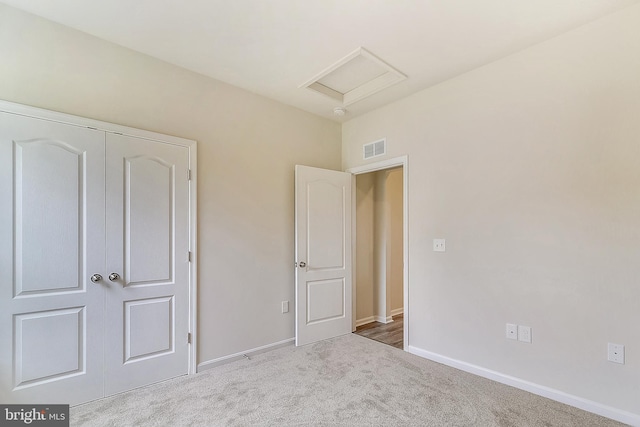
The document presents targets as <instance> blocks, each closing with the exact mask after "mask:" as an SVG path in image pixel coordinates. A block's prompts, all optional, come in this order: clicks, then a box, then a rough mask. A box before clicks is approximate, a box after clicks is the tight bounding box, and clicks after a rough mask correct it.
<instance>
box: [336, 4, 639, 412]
mask: <svg viewBox="0 0 640 427" xmlns="http://www.w3.org/2000/svg"><path fill="white" fill-rule="evenodd" d="M639 28H640V6H634V7H631V8H628V9H625V10H623V11H622V12H620V13H617V14H614V15H610V16H608V17H605V18H604V19H601V20H599V21H596V22H594V23H592V24H589V25H587V26H584V27H581V28H578V29H576V30H574V31H571V32H569V33H566V34H565V35H562V36H560V37H557V38H554V39H552V40H550V41H548V42H545V43H542V44H540V45H537V46H535V47H533V48H530V49H528V50H525V51H523V52H520V53H518V54H515V55H512V56H509V57H507V58H505V59H502V60H499V61H497V62H494V63H492V64H490V65H487V66H484V67H482V68H479V69H477V70H475V71H472V72H469V73H467V74H464V75H461V76H459V77H457V78H454V79H452V80H449V81H447V82H444V83H442V84H440V85H438V86H435V87H433V88H431V89H428V90H425V91H422V92H420V93H418V94H416V95H414V96H411V97H409V98H406V99H404V100H401V101H399V102H396V103H394V104H392V105H389V106H387V107H384V108H380V109H378V110H376V111H374V112H371V113H369V114H367V115H364V116H361V117H358V118H355V119H352V120H351V121H349V122H347V123H345V124H344V125H343V167H344V168H345V169H346V168H350V167H354V166H358V165H361V164H363V163H365V162H364V161H363V160H362V158H361V156H362V155H361V153H362V144H364V143H368V142H371V141H374V140H377V139H380V138H382V137H386V139H387V155H386V157H389V158H392V157H396V156H400V155H405V154H406V155H408V165H409V166H408V172H409V176H408V191H409V196H408V197H409V200H408V202H409V212H408V217H409V224H408V226H409V242H408V244H409V299H410V300H409V307H408V308H409V316H410V318H409V322H408V323H409V334H410V335H409V344H410V345H411V346H413V347H415V348H417V349H421V350H426V351H429V352H433V353H436V354H439V355H442V356H446V357H449V358H451V359H456V360H459V361H463V362H466V363H469V364H473V365H476V366H479V367H482V368H486V369H490V370H494V371H497V372H500V373H502V374H506V375H511V376H514V377H517V378H521V379H523V380H526V381H530V382H532V383H535V384H539V385H544V386H547V387H550V388H552V389H555V390H560V391H563V392H566V393H569V394H571V395H574V396H579V397H582V398H585V399H588V400H591V401H595V402H599V403H602V404H604V405H608V406H610V407H613V408H619V409H622V410H626V411H630V412H632V413H635V414H640V400H638V396H639V395H640V327H638V325H639V319H640V318H639V314H638V313H639V309H638V307H639V305H638V304H639V301H640V282H639V281H640V120H639V118H640V77H639V76H640V54H639V52H640V31H639ZM376 160H379V159H376ZM434 238H446V239H447V242H446V243H447V251H446V252H445V253H434V252H433V250H432V239H434ZM507 322H511V323H516V324H521V325H527V326H530V327H531V328H532V335H533V343H532V344H525V343H521V342H517V341H510V340H507V339H505V324H506V323H507ZM608 342H613V343H620V344H624V345H626V349H627V361H626V364H625V365H618V364H613V363H610V362H607V361H606V354H607V343H608Z"/></svg>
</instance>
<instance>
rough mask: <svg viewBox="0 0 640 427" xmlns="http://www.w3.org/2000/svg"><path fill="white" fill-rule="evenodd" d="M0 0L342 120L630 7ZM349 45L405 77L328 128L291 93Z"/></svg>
mask: <svg viewBox="0 0 640 427" xmlns="http://www.w3.org/2000/svg"><path fill="white" fill-rule="evenodd" d="M2 1H3V2H4V3H6V4H8V5H11V6H14V7H16V8H19V9H22V10H25V11H27V12H31V13H34V14H36V15H39V16H42V17H44V18H47V19H50V20H52V21H55V22H59V23H61V24H64V25H67V26H69V27H72V28H75V29H78V30H81V31H84V32H87V33H89V34H92V35H95V36H97V37H100V38H102V39H105V40H108V41H111V42H114V43H117V44H120V45H122V46H125V47H128V48H130V49H133V50H136V51H139V52H143V53H145V54H148V55H151V56H154V57H156V58H159V59H162V60H164V61H167V62H170V63H173V64H176V65H179V66H181V67H184V68H187V69H190V70H193V71H196V72H198V73H201V74H204V75H207V76H210V77H213V78H215V79H218V80H222V81H224V82H227V83H230V84H232V85H235V86H239V87H241V88H244V89H246V90H249V91H251V92H255V93H258V94H261V95H264V96H267V97H269V98H273V99H275V100H278V101H281V102H283V103H285V104H289V105H293V106H296V107H298V108H301V109H303V110H306V111H309V112H312V113H315V114H318V115H321V116H325V117H328V118H332V119H334V120H338V121H344V120H348V119H349V118H352V117H355V116H357V115H359V114H362V113H364V112H367V111H370V110H372V109H374V108H377V107H380V106H382V105H385V104H388V103H390V102H393V101H395V100H397V99H400V98H402V97H405V96H407V95H410V94H412V93H414V92H416V91H419V90H422V89H424V88H427V87H429V86H432V85H434V84H437V83H439V82H442V81H444V80H447V79H449V78H452V77H454V76H456V75H459V74H462V73H464V72H467V71H469V70H472V69H474V68H477V67H479V66H482V65H484V64H487V63H489V62H491V61H494V60H496V59H499V58H501V57H504V56H507V55H509V54H511V53H514V52H517V51H519V50H522V49H524V48H526V47H529V46H531V45H534V44H536V43H540V42H542V41H544V40H547V39H550V38H552V37H554V36H556V35H558V34H561V33H563V32H565V31H568V30H570V29H572V28H575V27H577V26H579V25H582V24H584V23H587V22H590V21H592V20H595V19H597V18H599V17H601V16H604V15H606V14H609V13H612V12H615V11H617V10H620V9H621V8H624V7H626V6H629V5H632V4H635V3H638V1H640V0H535V1H531V0H482V1H478V0H224V1H222V0H163V1H158V0H135V1H132V0H108V1H107V0H90V1H87V0H2ZM359 46H362V47H364V48H366V49H367V50H368V51H370V52H371V53H373V54H374V55H376V56H377V57H379V58H381V59H382V60H384V61H385V62H387V63H388V64H390V65H391V66H393V67H394V68H396V69H397V70H399V71H400V72H401V73H403V74H405V75H406V76H407V77H408V78H407V79H406V80H404V81H402V82H401V83H398V84H396V85H394V86H392V87H390V88H387V89H385V90H384V91H382V92H380V93H378V94H375V95H373V96H371V97H368V98H366V99H364V100H361V101H358V102H356V103H354V104H352V105H350V106H349V107H348V108H347V110H348V113H347V115H345V116H344V117H342V118H340V117H334V116H333V108H334V107H336V106H338V105H339V102H337V101H335V100H332V99H331V98H329V97H326V96H324V95H322V94H319V93H316V92H314V91H312V90H309V89H306V88H301V87H300V85H302V84H303V83H305V82H307V81H308V80H309V79H311V78H313V77H314V76H315V75H317V74H318V73H320V72H321V71H323V70H324V69H325V68H327V67H329V66H330V65H331V64H333V63H335V62H336V61H338V60H340V59H341V58H343V57H344V56H345V55H347V54H349V53H350V52H353V51H354V50H355V49H356V48H358V47H359Z"/></svg>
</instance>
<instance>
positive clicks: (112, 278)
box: [109, 273, 120, 282]
mask: <svg viewBox="0 0 640 427" xmlns="http://www.w3.org/2000/svg"><path fill="white" fill-rule="evenodd" d="M119 278H120V275H119V274H118V273H111V274H110V275H109V280H111V281H112V282H115V281H116V280H118V279H119Z"/></svg>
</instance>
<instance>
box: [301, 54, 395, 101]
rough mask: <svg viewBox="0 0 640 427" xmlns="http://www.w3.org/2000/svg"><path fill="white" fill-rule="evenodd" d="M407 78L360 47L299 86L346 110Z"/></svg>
mask: <svg viewBox="0 0 640 427" xmlns="http://www.w3.org/2000/svg"><path fill="white" fill-rule="evenodd" d="M406 78H407V76H405V75H404V74H402V73H401V72H400V71H398V70H396V69H395V68H393V67H392V66H390V65H389V64H387V63H386V62H384V61H382V60H381V59H379V58H377V57H376V56H374V55H373V54H372V53H370V52H369V51H367V50H366V49H364V48H362V47H359V48H358V49H356V50H355V51H353V52H351V53H350V54H349V55H347V56H345V57H344V58H342V59H341V60H340V61H338V62H336V63H335V64H333V65H331V66H330V67H329V68H327V69H325V70H324V71H322V72H321V73H319V74H318V75H316V76H315V77H314V78H312V79H311V80H309V81H308V82H306V83H304V84H303V85H301V86H300V87H306V88H308V89H311V90H315V91H316V92H318V93H321V94H323V95H326V96H328V97H330V98H333V99H335V100H336V101H339V102H340V103H341V104H342V106H344V107H346V106H347V105H351V104H353V103H354V102H357V101H360V100H361V99H364V98H366V97H368V96H371V95H373V94H374V93H378V92H380V91H382V90H383V89H386V88H388V87H389V86H391V85H394V84H396V83H398V82H400V81H402V80H405V79H406Z"/></svg>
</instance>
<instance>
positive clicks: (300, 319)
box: [295, 165, 352, 345]
mask: <svg viewBox="0 0 640 427" xmlns="http://www.w3.org/2000/svg"><path fill="white" fill-rule="evenodd" d="M295 173H296V178H295V182H296V189H295V234H296V237H295V241H296V249H295V251H296V280H295V281H296V345H305V344H310V343H313V342H316V341H320V340H324V339H328V338H332V337H335V336H339V335H344V334H348V333H351V323H352V321H351V318H352V304H351V298H352V277H351V273H352V268H351V265H352V258H351V257H352V254H351V181H352V179H351V174H349V173H345V172H339V171H332V170H326V169H319V168H313V167H308V166H300V165H296V169H295Z"/></svg>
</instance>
